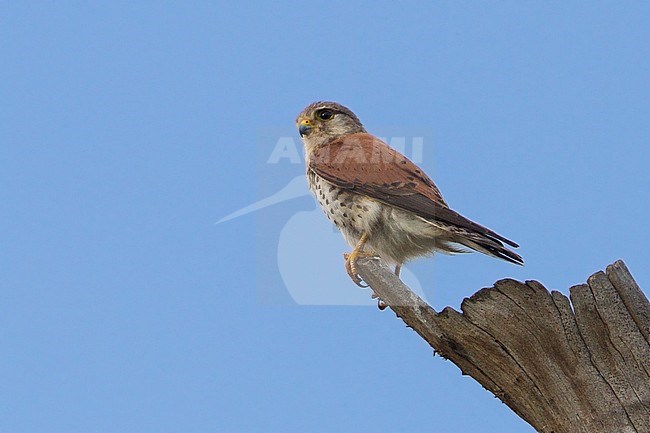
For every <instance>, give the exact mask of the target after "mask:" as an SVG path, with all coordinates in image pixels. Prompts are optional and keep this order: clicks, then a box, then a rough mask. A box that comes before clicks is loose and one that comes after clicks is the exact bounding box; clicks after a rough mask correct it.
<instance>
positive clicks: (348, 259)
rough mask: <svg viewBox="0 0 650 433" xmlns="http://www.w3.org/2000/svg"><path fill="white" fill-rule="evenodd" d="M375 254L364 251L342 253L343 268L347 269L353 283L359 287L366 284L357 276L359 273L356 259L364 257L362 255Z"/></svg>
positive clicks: (369, 255)
mask: <svg viewBox="0 0 650 433" xmlns="http://www.w3.org/2000/svg"><path fill="white" fill-rule="evenodd" d="M374 256H375V254H371V253H366V252H364V251H356V250H355V251H352V252H351V253H344V254H343V258H344V259H345V270H346V271H347V273H348V275H349V276H350V278H351V279H352V281H354V284H356V285H357V286H359V287H368V285H367V284H363V283H362V281H363V280H362V279H361V277H359V273H358V272H357V263H356V262H357V260H359V259H361V258H364V257H374Z"/></svg>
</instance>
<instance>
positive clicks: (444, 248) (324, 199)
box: [296, 102, 524, 286]
mask: <svg viewBox="0 0 650 433" xmlns="http://www.w3.org/2000/svg"><path fill="white" fill-rule="evenodd" d="M296 126H297V127H298V131H299V133H300V136H301V137H302V141H303V143H304V146H305V156H306V168H307V179H308V182H309V188H310V190H311V191H312V193H313V194H314V196H315V197H316V199H317V200H318V203H319V204H320V206H321V207H322V208H323V211H324V212H325V214H326V215H327V218H329V219H330V220H331V221H332V222H333V223H334V224H335V225H336V226H337V227H338V228H339V230H340V231H341V233H342V234H343V237H344V238H345V240H346V241H347V242H348V243H349V244H350V246H352V247H353V249H352V252H351V253H349V254H345V255H344V257H345V268H346V270H347V273H348V275H349V276H350V278H352V280H353V281H354V282H355V283H356V284H357V285H359V286H362V280H361V278H360V277H359V275H358V273H357V268H356V264H355V263H356V260H357V259H358V258H360V257H368V256H377V255H378V256H380V257H381V258H382V259H384V260H385V261H387V262H388V263H390V264H392V265H395V273H396V274H397V275H398V276H399V272H400V269H401V266H402V264H403V263H405V262H407V261H409V260H411V259H414V258H417V257H421V256H427V255H431V254H432V253H433V252H436V251H438V252H442V253H446V254H454V253H463V252H469V250H474V251H479V252H481V253H483V254H487V255H489V256H493V257H497V258H499V259H503V260H506V261H508V262H511V263H515V264H518V265H523V263H524V262H523V259H522V258H521V257H520V256H519V255H518V254H516V253H515V252H513V251H511V250H510V249H508V248H507V247H505V246H504V244H507V245H510V246H511V247H515V248H516V247H518V245H517V244H516V243H514V242H513V241H511V240H508V239H506V238H504V237H503V236H501V235H498V234H497V233H495V232H493V231H492V230H490V229H488V228H486V227H483V226H482V225H479V224H477V223H475V222H473V221H470V220H469V219H467V218H465V217H464V216H462V215H460V214H459V213H457V212H455V211H453V210H451V209H450V208H449V206H447V203H446V202H445V200H444V199H443V198H442V194H440V191H439V190H438V188H437V187H436V185H435V184H434V183H433V181H432V180H431V179H430V178H429V177H428V176H427V175H426V174H425V173H424V172H423V171H422V170H421V169H420V168H419V167H418V166H417V165H415V164H414V163H413V162H411V161H410V160H409V159H407V158H406V157H405V156H404V155H402V154H401V153H399V152H398V151H396V150H395V149H392V148H391V147H389V146H388V145H387V144H386V143H384V142H383V141H381V140H380V139H378V138H377V137H375V136H373V135H371V134H368V133H367V132H366V130H365V129H364V127H363V125H362V124H361V122H360V121H359V118H358V117H357V116H356V115H355V114H354V113H353V112H352V111H350V110H349V109H348V108H346V107H344V106H343V105H341V104H337V103H336V102H314V103H313V104H311V105H309V106H308V107H307V108H305V109H304V110H303V111H302V113H300V114H299V115H298V118H297V119H296ZM468 249H469V250H468Z"/></svg>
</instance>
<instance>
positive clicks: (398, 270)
mask: <svg viewBox="0 0 650 433" xmlns="http://www.w3.org/2000/svg"><path fill="white" fill-rule="evenodd" d="M401 271H402V264H401V263H400V264H398V265H395V275H397V276H398V277H399V273H400V272H401Z"/></svg>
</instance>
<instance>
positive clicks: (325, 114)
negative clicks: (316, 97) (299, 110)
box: [318, 110, 334, 120]
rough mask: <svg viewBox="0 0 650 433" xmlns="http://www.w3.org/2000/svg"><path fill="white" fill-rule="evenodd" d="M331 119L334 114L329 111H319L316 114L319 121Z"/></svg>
mask: <svg viewBox="0 0 650 433" xmlns="http://www.w3.org/2000/svg"><path fill="white" fill-rule="evenodd" d="M332 117H334V112H332V111H330V110H320V111H319V112H318V118H319V119H321V120H330V119H331V118H332Z"/></svg>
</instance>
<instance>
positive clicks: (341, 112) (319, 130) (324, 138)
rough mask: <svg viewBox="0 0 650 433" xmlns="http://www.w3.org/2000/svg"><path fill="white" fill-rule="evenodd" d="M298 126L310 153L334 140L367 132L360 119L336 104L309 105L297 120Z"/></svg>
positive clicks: (319, 103)
mask: <svg viewBox="0 0 650 433" xmlns="http://www.w3.org/2000/svg"><path fill="white" fill-rule="evenodd" d="M296 126H297V128H298V132H299V133H300V137H301V138H302V141H303V142H304V143H305V148H306V149H307V152H308V153H311V152H312V151H313V150H314V149H316V148H317V147H319V146H321V145H323V144H326V143H328V142H329V141H331V140H333V139H336V138H340V137H342V136H345V135H348V134H355V133H357V132H366V130H365V129H364V128H363V125H362V124H361V121H359V118H358V117H357V116H356V115H355V114H354V113H353V112H352V111H351V110H350V109H349V108H347V107H344V106H343V105H341V104H337V103H336V102H314V103H313V104H310V105H308V106H307V108H305V109H304V110H302V113H300V114H299V115H298V117H297V118H296Z"/></svg>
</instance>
